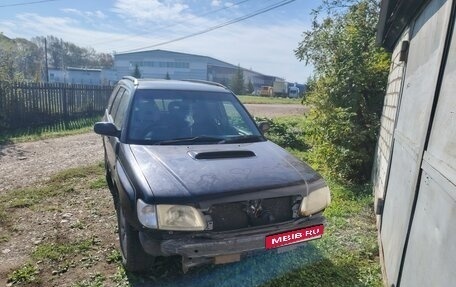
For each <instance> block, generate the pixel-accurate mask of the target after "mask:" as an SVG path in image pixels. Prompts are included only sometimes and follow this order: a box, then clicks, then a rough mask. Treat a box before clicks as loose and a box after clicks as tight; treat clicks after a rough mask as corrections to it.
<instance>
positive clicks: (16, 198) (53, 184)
mask: <svg viewBox="0 0 456 287" xmlns="http://www.w3.org/2000/svg"><path fill="white" fill-rule="evenodd" d="M103 174H104V165H103V164H102V163H100V164H98V165H92V166H83V167H77V168H71V169H67V170H64V171H61V172H59V173H57V174H56V175H54V176H52V177H51V178H50V179H49V180H48V181H46V182H44V183H43V184H42V185H37V186H33V187H27V188H20V189H13V190H10V191H7V192H5V193H2V194H0V226H8V225H11V218H10V217H9V214H8V213H9V212H8V210H9V209H13V208H25V207H27V208H33V207H34V206H35V205H36V204H39V203H41V202H43V201H44V200H46V199H48V198H50V197H55V196H60V195H62V194H64V193H70V192H75V191H76V190H75V186H76V184H77V183H79V182H81V180H83V179H84V178H87V177H89V176H91V175H98V177H97V178H96V179H95V180H94V181H92V182H91V183H90V187H92V186H93V185H92V184H95V183H96V186H101V185H102V183H101V182H102V179H103V180H104V177H103Z"/></svg>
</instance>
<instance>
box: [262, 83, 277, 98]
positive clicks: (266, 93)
mask: <svg viewBox="0 0 456 287" xmlns="http://www.w3.org/2000/svg"><path fill="white" fill-rule="evenodd" d="M273 95H274V91H273V88H272V87H271V86H261V90H260V96H263V97H272V96H273Z"/></svg>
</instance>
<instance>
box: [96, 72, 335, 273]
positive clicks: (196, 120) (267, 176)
mask: <svg viewBox="0 0 456 287" xmlns="http://www.w3.org/2000/svg"><path fill="white" fill-rule="evenodd" d="M266 128H267V126H266V124H264V123H260V124H259V125H258V126H257V124H256V123H255V122H254V121H253V119H252V117H251V116H250V115H249V113H248V112H247V110H246V109H245V108H244V106H243V105H242V104H241V103H240V102H239V100H238V99H237V97H236V96H235V95H234V94H233V93H232V92H231V91H230V90H228V89H227V88H225V87H224V86H222V85H220V84H217V83H212V82H205V81H191V80H189V81H173V80H146V79H144V80H143V79H135V78H132V77H124V78H123V79H122V80H121V81H119V83H118V84H117V86H116V87H115V89H114V91H113V93H112V96H111V98H110V100H109V104H108V107H107V109H106V113H105V115H104V118H103V121H102V122H99V123H96V124H95V126H94V130H95V132H96V133H97V134H100V135H102V136H103V144H104V151H105V164H106V178H107V181H108V184H109V187H110V190H111V193H112V195H113V198H114V204H115V208H116V212H117V218H118V225H119V239H120V246H121V253H122V258H123V264H124V265H125V267H126V268H127V269H128V270H130V271H134V272H142V271H147V270H148V268H150V266H151V264H152V262H153V260H154V258H155V257H157V256H171V255H180V256H182V259H183V260H182V265H183V268H184V270H187V269H188V268H190V267H193V266H197V265H200V264H205V263H215V264H219V263H229V262H234V261H239V260H241V258H242V257H243V256H244V255H246V254H247V253H248V252H250V251H254V250H266V249H283V248H284V247H285V246H287V247H286V248H287V249H290V248H293V247H294V246H298V245H299V244H300V243H302V242H304V241H308V240H311V239H316V238H320V237H321V236H322V234H323V230H324V225H323V222H324V218H323V216H322V211H323V210H324V209H325V208H326V207H327V206H328V204H329V203H330V192H329V189H328V187H327V186H326V184H325V182H324V180H323V179H322V178H321V176H320V175H319V174H318V173H316V172H315V171H314V170H312V169H311V168H310V167H309V166H308V165H307V164H305V163H303V162H301V161H299V160H298V159H296V158H295V157H293V156H292V155H290V154H289V153H288V152H287V151H285V150H284V149H282V148H281V147H279V146H277V145H276V144H274V143H272V142H270V141H268V140H267V139H266V138H265V137H264V136H263V131H264V130H265V129H266ZM290 245H291V246H290Z"/></svg>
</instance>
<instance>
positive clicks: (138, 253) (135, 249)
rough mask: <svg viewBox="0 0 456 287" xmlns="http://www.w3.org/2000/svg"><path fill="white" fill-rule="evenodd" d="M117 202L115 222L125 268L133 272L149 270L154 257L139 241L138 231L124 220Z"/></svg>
mask: <svg viewBox="0 0 456 287" xmlns="http://www.w3.org/2000/svg"><path fill="white" fill-rule="evenodd" d="M116 203H117V205H118V206H117V208H116V212H117V222H118V226H119V228H118V230H119V243H120V251H121V252H120V253H121V254H122V264H123V265H124V267H125V269H126V270H127V271H130V272H134V273H144V272H147V271H149V270H150V268H151V267H152V264H153V263H154V261H155V260H154V257H153V256H150V255H149V254H147V253H146V252H145V251H144V249H143V248H142V246H141V242H140V241H139V232H138V231H137V230H135V229H134V228H133V227H132V226H131V225H130V224H129V223H128V222H127V220H126V218H125V215H124V212H123V210H122V207H121V206H120V205H119V204H118V201H117V202H116Z"/></svg>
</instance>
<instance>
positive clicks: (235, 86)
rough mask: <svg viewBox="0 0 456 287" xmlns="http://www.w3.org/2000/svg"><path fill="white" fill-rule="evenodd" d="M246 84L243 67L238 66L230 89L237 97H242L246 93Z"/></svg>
mask: <svg viewBox="0 0 456 287" xmlns="http://www.w3.org/2000/svg"><path fill="white" fill-rule="evenodd" d="M244 83H245V82H244V72H242V69H241V67H240V66H239V65H238V68H237V70H236V73H235V74H234V75H233V77H232V78H231V83H230V88H231V90H232V91H233V93H235V94H236V95H242V94H243V93H244V91H245V89H244Z"/></svg>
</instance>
